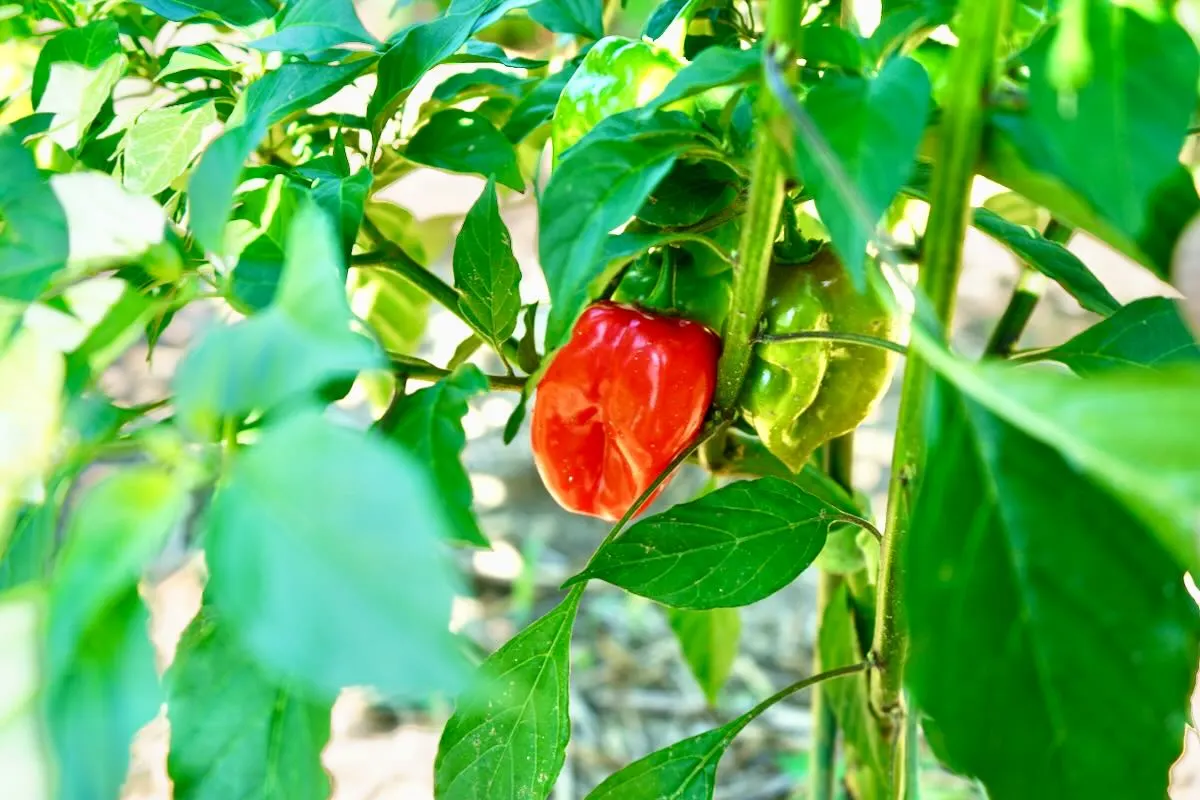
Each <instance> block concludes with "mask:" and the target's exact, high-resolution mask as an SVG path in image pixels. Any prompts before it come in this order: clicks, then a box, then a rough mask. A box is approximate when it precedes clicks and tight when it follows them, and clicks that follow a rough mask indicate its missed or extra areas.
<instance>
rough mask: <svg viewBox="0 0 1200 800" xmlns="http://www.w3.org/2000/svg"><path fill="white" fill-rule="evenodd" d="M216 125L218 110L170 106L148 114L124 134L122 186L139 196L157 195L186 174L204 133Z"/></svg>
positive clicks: (209, 106) (209, 105) (202, 106)
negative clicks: (206, 129) (209, 127)
mask: <svg viewBox="0 0 1200 800" xmlns="http://www.w3.org/2000/svg"><path fill="white" fill-rule="evenodd" d="M216 121H217V109H216V106H215V105H214V104H213V103H211V102H208V103H201V104H199V105H193V106H167V107H166V108H156V109H151V110H150V111H146V112H144V113H143V114H141V116H139V117H138V118H137V120H136V121H135V122H134V123H133V125H131V126H130V128H129V132H128V133H126V134H125V139H124V142H123V145H124V147H123V150H122V156H121V182H122V184H123V185H124V187H125V188H126V189H128V190H129V191H131V192H135V193H137V194H150V195H153V194H158V193H159V192H161V191H162V190H163V189H166V188H167V187H168V186H170V185H171V182H172V181H174V180H175V179H176V178H178V177H179V176H180V175H182V174H183V173H184V171H185V170H187V167H188V164H190V163H191V161H192V157H193V156H195V155H196V151H197V150H199V149H200V144H201V137H202V136H203V134H204V129H205V128H207V127H208V126H209V125H212V124H214V123H215V122H216Z"/></svg>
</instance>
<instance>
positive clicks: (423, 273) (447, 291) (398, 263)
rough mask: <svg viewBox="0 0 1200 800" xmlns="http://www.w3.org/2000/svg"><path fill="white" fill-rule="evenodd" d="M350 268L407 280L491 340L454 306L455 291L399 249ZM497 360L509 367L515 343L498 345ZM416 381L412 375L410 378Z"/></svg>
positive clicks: (358, 259) (356, 260)
mask: <svg viewBox="0 0 1200 800" xmlns="http://www.w3.org/2000/svg"><path fill="white" fill-rule="evenodd" d="M350 266H352V267H382V268H384V269H386V270H389V271H391V272H395V273H396V274H398V275H402V276H404V277H405V278H407V279H408V280H409V281H410V282H412V284H413V285H414V286H416V287H417V288H418V289H420V290H421V291H423V292H425V294H427V295H429V296H430V297H431V298H432V299H433V300H434V301H435V302H436V303H438V304H439V305H441V306H443V307H444V308H445V309H446V310H447V311H449V312H450V313H452V314H453V315H454V316H456V317H458V318H459V319H460V320H462V321H463V324H464V325H466V326H467V327H468V328H470V329H471V330H472V331H474V332H475V333H476V335H478V336H479V338H480V339H482V340H483V341H485V342H488V343H491V341H492V338H491V336H490V335H489V334H488V332H487V331H483V330H480V329H479V327H478V326H476V325H475V324H474V323H473V322H471V320H470V319H468V318H467V315H466V314H464V313H463V311H462V308H461V307H460V306H459V304H458V299H459V294H458V291H457V290H456V289H455V288H454V287H453V286H451V285H450V284H448V283H446V282H445V281H444V280H442V279H441V278H439V277H438V276H437V275H434V274H433V273H432V272H430V271H429V270H427V269H425V267H423V266H421V264H419V263H418V262H417V261H416V260H415V259H413V258H412V257H411V256H409V255H408V253H405V252H404V251H403V250H401V249H400V248H398V247H396V248H389V249H387V250H386V251H384V250H375V251H372V252H370V253H360V254H359V255H356V256H351V257H350ZM497 353H498V354H499V356H500V358H501V359H502V360H503V361H504V362H505V363H509V364H515V363H517V361H518V358H517V343H516V342H515V341H513V340H512V339H507V340H505V341H504V342H502V343H501V344H500V347H499V348H498V350H497ZM413 377H414V378H415V377H418V376H416V375H414V376H413Z"/></svg>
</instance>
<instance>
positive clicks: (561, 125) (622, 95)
mask: <svg viewBox="0 0 1200 800" xmlns="http://www.w3.org/2000/svg"><path fill="white" fill-rule="evenodd" d="M682 66H683V62H682V61H680V60H679V59H677V58H676V57H675V56H673V55H671V54H670V53H668V52H667V51H666V50H663V49H661V48H658V47H655V46H654V45H652V44H650V43H648V42H643V41H640V40H634V39H626V38H625V37H623V36H605V37H604V38H603V39H601V40H600V41H598V42H596V44H594V45H593V46H592V49H591V50H589V51H588V54H587V55H586V56H584V57H583V61H582V62H581V63H580V64H579V69H577V70H575V74H574V75H572V76H571V79H570V80H569V81H567V83H566V85H565V86H564V87H563V90H562V94H560V95H559V97H558V104H557V105H556V106H555V107H554V121H553V123H552V124H551V130H550V137H551V142H552V144H553V147H554V158H555V159H559V158H562V155H563V153H564V152H566V149H567V148H568V147H570V146H571V145H573V144H575V143H576V142H577V141H579V140H580V139H582V138H583V136H584V134H586V133H587V132H588V131H590V130H591V129H592V128H594V127H596V125H598V124H599V123H600V121H601V120H602V119H605V118H606V117H611V116H612V115H613V114H619V113H621V112H622V111H629V110H631V109H634V108H638V107H639V106H643V105H645V104H646V103H648V102H650V101H651V100H653V99H654V98H655V97H657V96H658V95H659V93H660V92H662V90H663V89H664V88H666V86H667V84H668V83H670V82H671V79H672V78H674V77H675V73H676V72H678V71H679V69H680V67H682ZM693 107H694V103H693V102H692V101H691V100H681V101H679V102H677V103H672V104H671V105H669V106H667V108H668V109H671V110H679V111H685V112H686V111H690V110H691V109H692V108H693Z"/></svg>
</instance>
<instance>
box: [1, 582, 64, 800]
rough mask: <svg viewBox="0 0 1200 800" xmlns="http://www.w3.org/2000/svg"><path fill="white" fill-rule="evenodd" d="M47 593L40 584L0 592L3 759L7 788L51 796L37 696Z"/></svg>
mask: <svg viewBox="0 0 1200 800" xmlns="http://www.w3.org/2000/svg"><path fill="white" fill-rule="evenodd" d="M44 617H45V597H44V595H43V593H42V592H41V591H40V590H32V589H31V590H21V591H17V592H5V593H4V594H2V595H0V673H2V674H3V675H4V693H3V695H2V696H0V760H2V761H3V763H4V764H5V770H4V790H5V791H6V792H8V793H10V794H11V795H12V796H13V797H20V798H28V800H48V798H51V797H53V796H54V792H53V787H54V767H53V762H52V760H51V758H50V755H49V753H48V752H46V746H45V742H44V739H45V736H44V734H43V728H42V725H43V722H42V715H41V713H40V711H41V709H40V708H39V703H38V696H39V693H40V692H41V689H42V686H41V684H42V675H43V671H42V644H43V631H42V626H43V623H44Z"/></svg>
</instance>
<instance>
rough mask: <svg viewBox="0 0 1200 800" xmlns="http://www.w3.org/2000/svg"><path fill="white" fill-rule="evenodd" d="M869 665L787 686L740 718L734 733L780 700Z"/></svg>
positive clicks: (862, 663) (831, 671)
mask: <svg viewBox="0 0 1200 800" xmlns="http://www.w3.org/2000/svg"><path fill="white" fill-rule="evenodd" d="M869 665H870V662H867V661H860V662H859V663H857V664H850V665H849V666H845V667H835V668H834V669H827V670H825V671H824V672H819V673H817V674H816V675H810V676H808V677H807V678H805V679H804V680H800V681H796V682H795V683H793V684H791V685H789V686H785V687H783V688H782V689H780V690H779V691H778V692H776V693H775V694H773V695H771V696H770V697H768V698H767V699H766V700H763V701H762V702H761V703H759V704H758V705H756V706H755V707H754V708H752V709H750V710H749V711H747V712H746V713H745V714H743V715H742V716H741V718H740V722H741V724H739V725H737V726H736V727H735V728H734V729H733V731H732V733H734V734H736V733H737V732H738V731H740V730H742V729H743V728H745V727H746V726H747V725H749V724H750V723H751V722H753V721H754V720H756V719H758V718H759V717H760V716H762V714H763V712H764V711H766V710H767V709H768V708H770V707H771V706H773V705H775V704H776V703H778V702H779V701H780V700H786V699H787V698H788V697H791V696H792V695H794V694H795V693H796V692H800V691H803V690H805V689H807V688H808V687H810V686H815V685H816V684H818V683H822V682H824V681H828V680H832V679H833V678H841V677H844V676H846V675H854V674H856V673H859V672H862V671H863V670H865V669H866V668H867V667H868V666H869Z"/></svg>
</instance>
